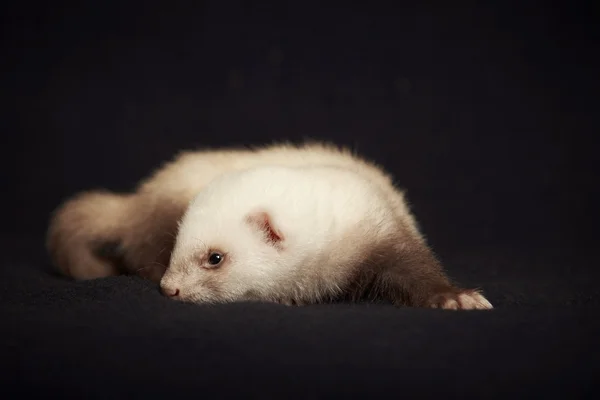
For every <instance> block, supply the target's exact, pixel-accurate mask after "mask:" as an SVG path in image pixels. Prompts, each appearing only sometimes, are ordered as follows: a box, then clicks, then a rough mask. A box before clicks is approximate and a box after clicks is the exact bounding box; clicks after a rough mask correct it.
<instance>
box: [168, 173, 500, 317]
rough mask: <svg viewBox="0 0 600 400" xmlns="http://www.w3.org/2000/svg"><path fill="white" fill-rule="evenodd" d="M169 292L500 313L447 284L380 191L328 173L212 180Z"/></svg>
mask: <svg viewBox="0 0 600 400" xmlns="http://www.w3.org/2000/svg"><path fill="white" fill-rule="evenodd" d="M161 288H162V291H163V293H164V294H166V295H168V296H171V297H173V298H176V299H179V300H182V301H189V302H195V303H214V302H232V301H248V300H256V301H273V302H279V303H283V304H309V303H318V302H323V301H330V300H334V299H338V298H340V297H348V296H351V297H354V298H357V297H358V298H359V297H363V296H370V297H379V298H383V299H386V300H390V301H392V302H393V303H394V304H397V305H412V306H417V307H441V308H462V309H489V308H492V306H491V304H490V303H489V302H488V301H487V300H486V299H485V298H484V297H483V296H482V295H481V293H479V292H477V291H475V290H461V289H458V288H456V287H454V286H453V285H452V284H451V283H450V282H449V281H448V279H447V278H446V276H445V275H444V273H443V272H442V269H441V266H440V264H439V263H438V262H437V260H436V259H435V258H434V257H433V255H432V253H431V252H430V251H428V249H427V248H426V247H425V246H424V244H423V242H422V241H420V240H415V238H414V234H413V232H412V231H411V227H410V226H407V224H406V219H405V217H404V216H403V215H401V214H398V213H397V212H396V208H395V205H394V203H393V201H390V198H389V197H388V196H387V194H386V192H385V191H384V190H381V188H380V187H379V186H378V185H377V184H376V183H374V182H372V181H370V180H368V179H366V178H365V177H363V176H361V175H359V174H357V173H356V172H354V171H351V170H348V169H344V168H339V167H329V166H309V167H282V166H270V167H269V166H267V167H264V166H263V167H257V168H251V169H247V170H243V171H238V172H232V173H228V174H224V175H222V176H221V177H219V178H216V179H215V180H213V181H212V182H211V183H210V184H209V185H208V186H207V187H206V188H205V189H204V190H202V191H201V192H200V193H199V195H198V196H196V197H195V198H194V199H193V201H192V202H191V203H190V206H189V207H188V209H187V211H186V213H185V214H184V216H183V218H182V221H181V223H180V226H179V231H178V234H177V239H176V242H175V246H174V249H173V253H172V256H171V260H170V265H169V267H168V268H167V270H166V272H165V274H164V276H163V278H162V280H161Z"/></svg>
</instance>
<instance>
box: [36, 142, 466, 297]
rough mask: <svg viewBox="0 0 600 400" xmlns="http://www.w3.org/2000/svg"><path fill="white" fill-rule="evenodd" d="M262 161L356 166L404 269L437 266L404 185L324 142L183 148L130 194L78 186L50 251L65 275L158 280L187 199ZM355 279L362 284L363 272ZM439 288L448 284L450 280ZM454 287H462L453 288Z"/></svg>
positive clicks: (57, 218)
mask: <svg viewBox="0 0 600 400" xmlns="http://www.w3.org/2000/svg"><path fill="white" fill-rule="evenodd" d="M261 166H282V167H310V166H313V167H337V168H341V169H346V170H348V171H353V172H354V173H356V174H357V175H359V176H360V177H362V178H363V179H365V180H367V181H369V182H370V184H371V185H373V186H374V187H377V190H378V193H379V196H380V197H381V198H382V199H385V200H386V201H387V204H388V212H389V213H390V215H391V216H393V218H394V220H395V221H396V222H397V224H399V226H402V229H403V236H401V237H398V238H396V243H397V244H398V245H399V246H402V247H404V248H405V252H404V257H405V260H404V262H403V265H405V266H406V270H407V271H416V272H417V274H416V275H419V271H424V269H423V268H422V265H434V264H435V265H438V263H437V261H435V258H434V257H433V255H432V254H431V251H430V250H429V248H428V246H427V244H426V243H425V240H424V238H423V236H422V234H421V233H420V231H419V229H418V226H417V222H416V220H415V218H414V217H413V215H412V214H411V212H410V211H409V209H408V207H407V204H406V202H405V199H404V195H403V192H402V191H400V190H398V189H397V188H396V187H395V185H394V184H393V181H392V178H391V177H390V175H389V174H388V173H387V172H385V171H384V169H383V168H381V167H380V166H378V165H376V164H375V163H373V162H371V161H368V160H366V159H364V158H361V157H360V156H358V155H356V154H354V153H353V152H351V151H349V150H348V149H345V148H339V147H337V146H334V145H332V144H327V143H306V144H302V145H291V144H274V145H269V146H265V147H260V148H256V149H217V150H210V149H208V150H198V151H186V152H182V153H181V154H179V155H178V156H176V157H175V158H174V159H173V160H171V161H170V162H168V163H166V164H165V165H163V166H162V167H160V168H159V169H158V170H157V171H155V172H154V173H153V174H151V175H150V176H149V177H147V178H146V179H144V180H142V182H140V183H139V185H138V186H137V187H136V189H135V190H134V191H132V192H130V193H114V192H109V191H106V190H96V191H87V192H82V193H79V194H77V195H75V196H74V197H72V198H70V199H68V200H67V201H65V202H64V203H63V204H61V205H60V206H59V207H58V208H57V209H56V210H55V212H54V213H53V215H52V218H51V221H50V225H49V229H48V234H47V249H48V252H49V255H50V258H51V260H52V262H53V264H54V265H55V266H56V267H57V268H58V269H59V270H60V271H62V273H63V274H65V275H67V276H70V277H72V278H74V279H93V278H100V277H106V276H111V275H119V274H137V275H140V276H142V277H145V278H148V279H151V280H153V281H155V282H159V281H161V278H162V277H163V274H164V273H165V269H166V266H167V265H169V263H170V260H171V253H172V251H173V247H174V243H175V238H176V236H177V235H178V223H179V222H180V221H181V219H182V217H183V215H184V213H185V212H186V210H187V209H188V205H189V204H190V201H192V199H194V198H195V197H196V196H197V195H198V194H199V193H200V192H201V191H202V190H203V189H205V188H206V187H207V186H208V185H209V184H210V183H211V182H212V181H213V180H215V179H216V178H218V177H220V176H223V175H225V174H229V173H232V172H235V171H240V172H241V171H244V170H247V169H251V168H257V167H261ZM374 251H375V250H374ZM435 268H436V269H439V266H438V267H435ZM363 272H364V271H363ZM425 275H427V274H425ZM442 275H443V274H442ZM444 279H445V278H444ZM355 283H357V284H362V283H361V280H360V279H359V280H356V281H355ZM423 285H425V286H427V282H423ZM441 287H444V288H446V289H448V285H446V284H443V285H441ZM450 292H452V293H458V292H457V291H456V290H454V289H452V290H451V291H450ZM442 297H443V296H442ZM405 303H409V304H410V303H411V302H410V301H409V302H405ZM413 303H414V302H413ZM458 307H461V305H460V304H459V305H458Z"/></svg>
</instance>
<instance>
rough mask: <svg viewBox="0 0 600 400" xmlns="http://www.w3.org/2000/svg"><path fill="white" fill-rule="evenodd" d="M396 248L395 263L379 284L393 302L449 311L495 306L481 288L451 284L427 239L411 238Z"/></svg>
mask: <svg viewBox="0 0 600 400" xmlns="http://www.w3.org/2000/svg"><path fill="white" fill-rule="evenodd" d="M393 247H394V252H393V254H394V257H392V258H393V262H391V263H390V264H388V265H386V266H385V267H384V270H383V271H382V274H381V279H382V281H381V283H380V284H381V288H382V289H383V290H384V291H385V294H386V295H387V296H386V297H389V298H390V300H392V301H393V302H394V304H396V305H407V306H412V307H429V308H442V309H450V310H459V309H461V310H473V309H479V310H487V309H491V308H493V307H492V304H491V303H490V302H489V301H488V300H487V299H486V298H485V297H484V296H483V295H482V294H481V293H480V292H479V291H478V290H475V289H462V288H459V287H457V286H455V285H454V284H453V283H451V282H450V279H449V278H448V276H447V275H446V274H445V273H444V271H443V268H442V266H441V264H440V262H439V261H438V260H437V258H436V257H435V255H434V254H433V252H432V251H431V250H430V249H429V248H428V247H427V245H426V244H425V243H424V242H422V241H419V240H408V241H403V242H402V243H396V244H394V245H393Z"/></svg>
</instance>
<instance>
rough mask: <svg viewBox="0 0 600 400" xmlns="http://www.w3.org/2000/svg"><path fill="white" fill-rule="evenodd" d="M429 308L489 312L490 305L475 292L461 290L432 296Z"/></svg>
mask: <svg viewBox="0 0 600 400" xmlns="http://www.w3.org/2000/svg"><path fill="white" fill-rule="evenodd" d="M429 306H430V307H431V308H442V309H445V310H491V309H492V308H494V307H493V306H492V304H491V303H490V302H489V301H488V300H487V299H486V298H485V297H484V296H483V295H482V294H481V293H480V292H478V291H477V290H473V289H470V290H462V291H459V292H445V293H438V294H436V295H434V296H433V297H432V298H431V299H430V301H429Z"/></svg>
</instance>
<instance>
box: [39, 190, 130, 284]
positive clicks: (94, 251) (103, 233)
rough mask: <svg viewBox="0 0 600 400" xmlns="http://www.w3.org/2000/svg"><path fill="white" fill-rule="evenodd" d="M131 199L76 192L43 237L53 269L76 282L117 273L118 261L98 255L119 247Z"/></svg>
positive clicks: (59, 209) (97, 192) (52, 220)
mask: <svg viewBox="0 0 600 400" xmlns="http://www.w3.org/2000/svg"><path fill="white" fill-rule="evenodd" d="M132 200H133V195H130V194H116V193H111V192H108V191H100V190H99V191H88V192H82V193H79V194H77V195H75V196H74V197H72V198H70V199H69V200H67V201H65V202H64V203H63V204H61V205H60V206H59V207H58V208H57V209H56V210H55V211H54V212H53V214H52V217H51V219H50V224H49V227H48V231H47V236H46V248H47V251H48V254H49V256H50V260H51V262H52V264H53V265H54V267H55V268H57V269H58V270H59V271H60V272H61V273H62V274H64V275H66V276H70V277H72V278H74V279H77V280H85V279H94V278H101V277H106V276H111V275H118V274H120V273H121V270H120V266H119V263H118V262H117V259H116V258H115V257H111V256H103V255H102V254H100V253H101V252H102V251H103V250H104V251H106V248H107V247H111V246H112V247H113V249H112V250H113V251H114V248H115V246H117V247H118V246H119V244H120V242H121V240H122V239H121V234H122V232H123V231H124V228H125V227H126V226H127V220H128V216H129V215H130V210H131V206H132ZM113 256H114V254H113Z"/></svg>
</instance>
